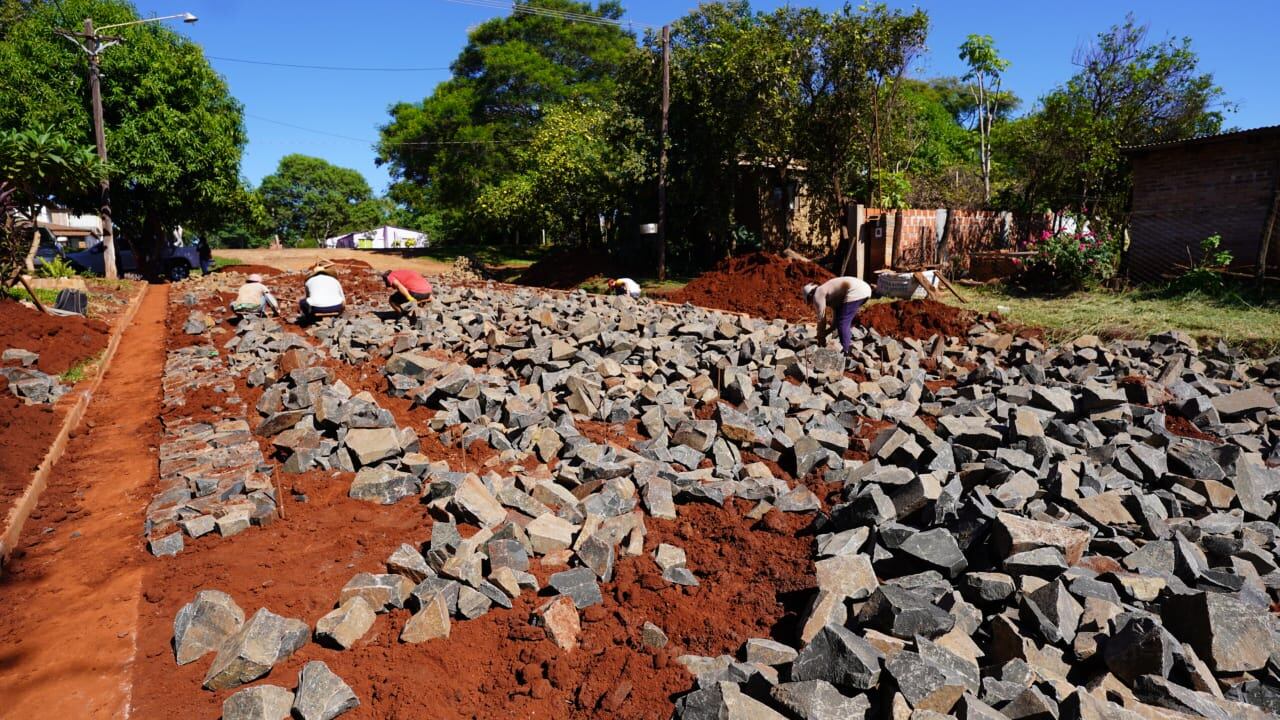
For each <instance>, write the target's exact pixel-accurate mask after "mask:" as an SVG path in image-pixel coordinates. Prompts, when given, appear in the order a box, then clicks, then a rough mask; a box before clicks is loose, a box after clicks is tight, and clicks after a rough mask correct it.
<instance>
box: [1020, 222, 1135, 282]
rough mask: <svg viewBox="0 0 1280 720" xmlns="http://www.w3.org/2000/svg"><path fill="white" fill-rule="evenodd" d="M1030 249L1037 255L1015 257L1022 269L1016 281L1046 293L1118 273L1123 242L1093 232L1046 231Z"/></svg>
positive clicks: (1028, 245)
mask: <svg viewBox="0 0 1280 720" xmlns="http://www.w3.org/2000/svg"><path fill="white" fill-rule="evenodd" d="M1026 249H1027V250H1030V251H1033V252H1035V255H1031V256H1029V257H1027V258H1023V259H1014V261H1013V263H1014V265H1016V266H1017V267H1018V272H1017V274H1016V275H1015V276H1014V278H1013V281H1014V282H1015V283H1016V284H1017V285H1018V286H1019V287H1021V288H1022V289H1024V290H1026V291H1028V292H1034V293H1043V294H1054V293H1062V292H1071V291H1072V290H1079V289H1080V288H1082V287H1084V286H1085V285H1086V284H1090V283H1094V282H1101V281H1103V280H1106V279H1107V278H1109V277H1111V276H1112V275H1114V274H1115V272H1116V265H1117V263H1118V261H1119V259H1120V248H1119V245H1118V244H1117V243H1116V242H1115V241H1114V240H1112V239H1111V238H1110V237H1109V236H1106V235H1105V234H1103V235H1099V234H1095V233H1094V232H1093V231H1085V232H1064V231H1058V232H1056V233H1053V232H1049V231H1048V230H1046V231H1044V232H1043V233H1041V234H1040V239H1039V240H1038V241H1036V240H1032V241H1030V242H1028V243H1027V245H1026Z"/></svg>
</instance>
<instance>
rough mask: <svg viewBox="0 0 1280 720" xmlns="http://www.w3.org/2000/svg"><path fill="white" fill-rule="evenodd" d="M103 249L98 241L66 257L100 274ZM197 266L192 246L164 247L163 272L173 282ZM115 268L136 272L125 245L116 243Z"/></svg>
mask: <svg viewBox="0 0 1280 720" xmlns="http://www.w3.org/2000/svg"><path fill="white" fill-rule="evenodd" d="M105 250H106V246H105V245H103V244H101V243H99V244H97V245H94V246H93V247H91V248H89V249H88V250H81V251H80V252H74V253H68V254H67V259H68V260H70V261H71V263H72V264H73V265H75V266H76V269H78V270H80V271H81V272H91V273H95V274H97V275H102V274H103V272H104V271H105V267H106V261H105V258H104V257H103V252H104V251H105ZM198 267H200V254H199V252H198V251H197V250H196V249H195V248H194V247H188V246H185V245H169V246H167V247H166V248H165V257H164V274H165V276H166V277H168V278H169V279H170V280H172V281H174V282H177V281H179V280H186V279H187V277H188V276H190V275H191V271H192V270H195V269H196V268H198ZM116 270H118V271H119V272H120V273H136V272H138V263H137V262H136V261H135V260H134V257H133V251H132V250H129V249H128V247H127V246H126V247H121V246H120V245H116Z"/></svg>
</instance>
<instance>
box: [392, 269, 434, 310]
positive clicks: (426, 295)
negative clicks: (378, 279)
mask: <svg viewBox="0 0 1280 720" xmlns="http://www.w3.org/2000/svg"><path fill="white" fill-rule="evenodd" d="M382 279H383V280H384V281H385V282H386V283H387V287H389V288H391V307H393V308H395V309H396V312H398V313H403V312H404V311H405V306H406V305H408V306H410V307H412V306H414V305H416V304H418V303H419V302H422V301H424V300H430V299H431V283H430V282H429V281H428V280H427V279H426V278H424V277H422V275H420V274H418V273H416V272H414V271H413V270H388V271H387V272H384V273H382Z"/></svg>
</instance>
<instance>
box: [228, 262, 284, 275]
mask: <svg viewBox="0 0 1280 720" xmlns="http://www.w3.org/2000/svg"><path fill="white" fill-rule="evenodd" d="M218 272H224V273H229V272H235V273H240V274H242V275H249V274H251V273H258V274H259V275H280V274H281V273H283V272H284V271H283V270H281V269H279V268H273V267H271V266H270V265H253V264H248V263H246V264H243V265H227V266H226V267H223V268H219V269H218Z"/></svg>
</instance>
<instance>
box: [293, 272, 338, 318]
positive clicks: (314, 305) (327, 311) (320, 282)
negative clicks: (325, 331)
mask: <svg viewBox="0 0 1280 720" xmlns="http://www.w3.org/2000/svg"><path fill="white" fill-rule="evenodd" d="M305 287H306V290H307V296H306V297H304V298H303V299H302V300H300V301H298V306H299V307H300V308H302V316H303V317H304V318H306V319H308V320H310V319H314V318H315V317H316V316H317V315H339V314H341V313H342V309H343V305H345V304H346V302H347V296H346V295H345V294H344V293H343V292H342V283H340V282H338V278H336V277H334V276H333V263H330V262H327V261H321V262H318V263H316V265H315V267H313V268H311V273H310V276H309V277H308V278H307V282H306V286H305Z"/></svg>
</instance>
